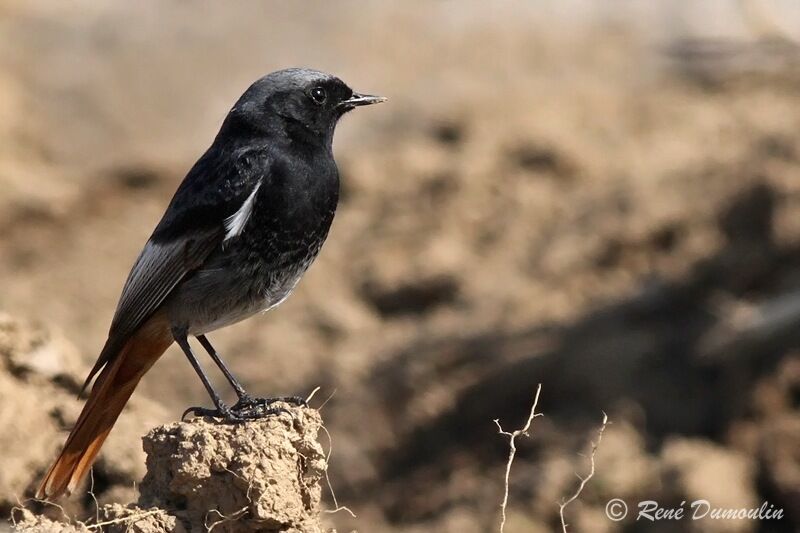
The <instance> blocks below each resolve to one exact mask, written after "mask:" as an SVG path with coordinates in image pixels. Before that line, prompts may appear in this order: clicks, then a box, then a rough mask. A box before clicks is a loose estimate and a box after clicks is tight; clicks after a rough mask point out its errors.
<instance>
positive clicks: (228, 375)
mask: <svg viewBox="0 0 800 533" xmlns="http://www.w3.org/2000/svg"><path fill="white" fill-rule="evenodd" d="M197 340H198V341H200V344H201V345H202V346H203V348H205V350H206V351H207V352H208V355H209V356H211V359H212V360H213V361H214V363H215V364H216V365H217V366H218V367H219V369H220V370H221V371H222V374H223V375H224V376H225V379H227V380H228V383H230V384H231V387H233V390H234V391H236V396H237V397H238V398H239V401H238V402H236V404H235V405H233V406H232V407H231V411H232V412H233V414H234V415H235V416H237V417H239V418H261V417H264V416H268V415H271V414H277V413H281V412H286V410H285V409H282V408H271V407H269V406H270V405H271V404H273V403H275V402H285V403H289V404H293V405H299V406H303V407H306V406H307V405H308V404H307V403H306V401H305V399H303V398H301V397H299V396H278V397H274V398H254V397H252V396H250V395H249V394H247V391H245V390H244V387H243V386H242V384H241V382H240V381H239V380H238V379H236V377H235V376H234V375H233V373H232V372H231V371H230V369H229V368H228V366H227V365H226V364H225V362H224V361H223V360H222V358H221V357H220V356H219V354H218V353H217V351H216V350H215V349H214V347H213V346H212V345H211V342H209V340H208V339H207V338H206V336H205V335H198V336H197Z"/></svg>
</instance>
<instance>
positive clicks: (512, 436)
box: [494, 383, 544, 533]
mask: <svg viewBox="0 0 800 533" xmlns="http://www.w3.org/2000/svg"><path fill="white" fill-rule="evenodd" d="M541 392H542V384H541V383H539V385H538V386H537V387H536V396H535V397H534V398H533V405H532V406H531V412H530V414H529V415H528V420H527V421H526V422H525V425H524V426H522V428H520V429H517V430H514V431H512V432H508V431H504V430H503V426H501V425H500V420H499V419H497V418H495V420H494V423H495V424H496V425H497V432H498V433H499V434H500V435H504V436H506V437H508V447H509V450H508V462H506V475H505V478H504V479H505V482H504V485H505V490H504V492H503V503H501V504H500V512H501V513H502V517H503V518H502V520H501V521H500V533H503V532H504V531H505V527H506V507H508V485H509V481H508V480H509V477H511V464H512V463H513V462H514V456H515V455H516V454H517V437H519V436H520V435H524V436H525V437H530V435H529V434H528V431H529V430H530V429H531V424H533V419H534V418H536V417H537V416H544V415H543V414H542V413H537V412H536V406H537V405H538V404H539V393H541Z"/></svg>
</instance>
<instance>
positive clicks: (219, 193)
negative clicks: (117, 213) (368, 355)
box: [37, 69, 385, 498]
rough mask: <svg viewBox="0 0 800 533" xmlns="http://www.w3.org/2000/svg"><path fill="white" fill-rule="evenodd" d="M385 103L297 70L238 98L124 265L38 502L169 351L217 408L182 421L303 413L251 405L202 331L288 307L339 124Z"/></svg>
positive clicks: (316, 244) (85, 456) (312, 239)
mask: <svg viewBox="0 0 800 533" xmlns="http://www.w3.org/2000/svg"><path fill="white" fill-rule="evenodd" d="M384 100H385V98H383V97H380V96H369V95H365V94H358V93H355V92H353V90H352V89H350V88H349V87H348V86H347V85H346V84H345V83H344V82H342V81H341V80H340V79H339V78H337V77H335V76H332V75H330V74H325V73H323V72H318V71H314V70H306V69H286V70H281V71H278V72H273V73H272V74H269V75H267V76H265V77H263V78H261V79H260V80H258V81H256V82H255V83H254V84H253V85H251V86H250V87H249V88H248V89H247V90H246V91H245V93H244V94H243V95H242V96H241V98H239V101H238V102H236V104H235V105H234V106H233V108H232V109H231V110H230V112H229V113H228V116H227V117H226V118H225V120H224V122H223V124H222V127H221V128H220V131H219V133H218V134H217V137H216V138H215V139H214V142H213V143H212V144H211V147H210V148H209V149H208V150H207V151H206V153H205V154H203V156H202V157H201V158H200V159H199V160H198V161H197V163H195V165H194V166H193V167H192V169H191V170H190V171H189V173H188V174H187V175H186V177H185V178H184V180H183V182H182V183H181V184H180V186H179V187H178V190H177V192H176V193H175V196H174V197H173V198H172V201H171V202H170V204H169V207H167V210H166V212H165V213H164V216H163V218H162V219H161V222H159V224H158V226H156V229H155V231H153V234H152V235H151V237H150V239H149V240H148V241H147V244H145V246H144V249H143V250H142V252H141V253H140V254H139V258H138V259H137V260H136V263H135V264H134V265H133V268H132V269H131V272H130V274H129V275H128V280H127V281H126V282H125V286H124V288H123V290H122V296H121V297H120V300H119V304H118V305H117V310H116V313H115V315H114V319H113V321H112V323H111V329H110V331H109V334H108V340H107V341H106V344H105V346H104V347H103V350H102V352H101V353H100V356H99V358H98V359H97V363H95V365H94V368H92V370H91V372H90V373H89V376H88V378H87V379H86V382H85V383H84V388H86V386H87V385H88V384H89V383H90V382H91V380H92V378H93V377H94V376H95V375H97V380H96V381H95V383H94V385H93V387H92V391H91V393H90V394H89V398H88V400H87V401H86V405H85V406H84V408H83V411H82V412H81V414H80V417H79V418H78V421H77V422H76V424H75V427H74V428H73V429H72V432H71V433H70V435H69V437H68V438H67V442H66V444H65V445H64V449H63V450H62V452H61V455H59V457H58V459H57V460H56V461H55V463H54V464H53V466H51V467H50V470H49V471H48V472H47V475H46V476H45V477H44V480H43V481H42V483H41V485H40V486H39V490H38V491H37V497H39V498H44V497H53V496H58V495H60V494H62V493H64V492H71V491H73V490H74V489H75V487H76V486H77V484H78V483H79V482H80V480H81V479H82V478H83V477H84V475H85V474H86V473H87V471H88V470H89V467H90V466H91V465H92V462H93V461H94V458H95V457H96V455H97V453H98V452H99V451H100V447H101V446H102V445H103V441H104V440H105V438H106V436H108V433H109V432H110V431H111V428H112V426H113V425H114V423H115V422H116V420H117V417H118V416H119V414H120V412H121V411H122V408H123V407H124V406H125V403H126V402H127V401H128V398H130V395H131V393H133V390H134V388H136V385H137V384H138V382H139V380H140V379H141V377H142V375H144V373H145V372H147V370H149V369H150V367H151V366H152V365H153V363H155V361H156V360H157V359H158V358H159V357H160V356H161V354H163V353H164V351H165V350H166V349H167V348H168V347H169V346H170V345H171V344H172V342H173V341H175V342H177V343H178V345H179V346H180V347H181V349H182V350H183V352H184V353H185V354H186V357H188V359H189V361H190V362H191V364H192V366H193V367H194V369H195V370H196V371H197V374H198V375H199V376H200V379H201V380H202V381H203V385H204V386H205V387H206V389H207V390H208V393H209V394H210V395H211V399H212V400H213V402H214V407H215V408H214V409H203V408H199V407H193V408H190V409H188V410H187V412H193V413H195V414H197V415H210V416H216V417H221V418H224V419H227V420H242V419H246V418H254V417H258V416H264V415H266V414H270V413H273V412H275V411H276V410H275V409H272V408H270V407H269V405H270V404H271V403H272V402H274V401H275V400H278V399H281V400H288V401H293V402H295V403H303V402H302V400H301V399H299V398H295V397H291V398H252V397H250V396H249V395H248V394H247V393H246V392H245V391H244V389H243V388H242V386H241V384H240V383H239V382H238V381H237V380H236V378H234V377H233V375H232V374H231V372H230V371H229V370H228V368H227V367H226V366H225V364H224V363H223V362H222V360H221V359H220V358H219V356H218V355H217V353H216V351H215V350H214V348H213V347H212V346H211V343H210V342H209V341H208V339H207V338H206V337H205V334H206V333H208V332H209V331H213V330H215V329H218V328H221V327H224V326H227V325H229V324H233V323H235V322H238V321H240V320H243V319H245V318H247V317H249V316H251V315H253V314H255V313H258V312H260V311H266V310H268V309H271V308H273V307H275V306H277V305H278V304H280V303H281V302H282V301H283V300H285V299H286V297H287V296H289V294H290V293H291V292H292V289H294V287H295V285H296V284H297V282H298V281H299V280H300V277H301V276H302V275H303V273H304V272H305V271H306V269H307V268H308V267H309V265H310V264H311V263H312V261H314V258H316V256H317V254H318V253H319V250H320V247H321V246H322V243H323V242H324V241H325V238H326V237H327V235H328V230H329V228H330V226H331V222H332V221H333V215H334V213H335V211H336V205H337V203H338V199H339V175H338V171H337V169H336V163H335V161H334V159H333V148H332V144H333V132H334V129H335V127H336V124H337V122H338V120H339V119H340V118H341V117H342V115H344V114H345V113H346V112H348V111H350V110H352V109H354V108H355V107H357V106H363V105H369V104H376V103H379V102H383V101H384ZM190 335H193V336H195V337H196V338H197V339H198V341H199V342H200V344H201V345H202V346H203V348H204V349H205V350H206V351H207V352H208V353H209V355H210V356H211V358H212V359H213V360H214V362H215V363H216V364H217V366H219V368H220V370H221V371H222V372H223V373H224V374H225V377H226V379H227V380H228V381H229V382H230V384H231V386H232V387H233V388H234V389H235V391H236V394H237V395H238V397H239V401H238V402H237V403H236V404H235V405H233V406H231V407H228V406H226V405H225V404H223V403H222V401H221V400H220V397H219V395H218V394H217V392H216V391H215V390H214V388H213V387H212V386H211V383H210V382H209V380H208V378H207V377H206V375H205V374H204V373H203V371H202V369H201V367H200V365H199V363H198V362H197V359H196V358H195V356H194V354H193V353H192V349H191V347H190V346H189V342H188V337H189V336H190ZM184 414H186V413H184Z"/></svg>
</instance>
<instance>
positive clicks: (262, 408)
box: [181, 404, 291, 423]
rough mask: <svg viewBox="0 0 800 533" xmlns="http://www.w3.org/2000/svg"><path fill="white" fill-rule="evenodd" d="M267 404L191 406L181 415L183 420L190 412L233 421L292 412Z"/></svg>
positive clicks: (194, 415)
mask: <svg viewBox="0 0 800 533" xmlns="http://www.w3.org/2000/svg"><path fill="white" fill-rule="evenodd" d="M267 405H268V404H253V405H251V406H247V407H243V406H238V404H237V405H235V406H233V407H227V406H224V405H223V406H222V407H221V408H216V409H209V408H207V407H189V408H188V409H186V411H184V412H183V415H181V421H184V420H186V416H187V415H190V414H191V415H192V416H193V417H194V418H201V417H205V416H208V417H211V418H218V419H220V420H223V421H225V422H232V423H234V422H242V421H244V420H257V419H260V418H266V417H268V416H272V415H279V414H282V413H289V414H291V413H290V412H289V410H288V409H285V408H283V407H267ZM237 406H238V407H237Z"/></svg>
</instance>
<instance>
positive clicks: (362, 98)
mask: <svg viewBox="0 0 800 533" xmlns="http://www.w3.org/2000/svg"><path fill="white" fill-rule="evenodd" d="M386 100H387V98H386V97H385V96H373V95H371V94H360V93H353V96H351V97H350V98H348V99H347V100H344V101H343V102H342V103H341V105H342V106H343V107H348V108H353V107H358V106H362V105H372V104H380V103H381V102H385V101H386Z"/></svg>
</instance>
